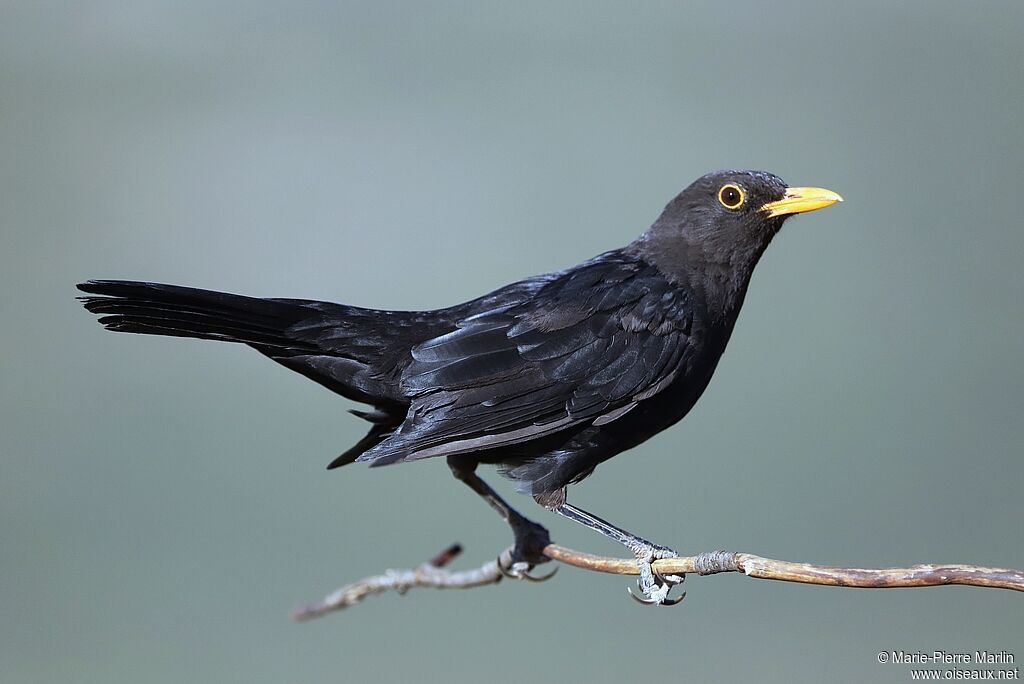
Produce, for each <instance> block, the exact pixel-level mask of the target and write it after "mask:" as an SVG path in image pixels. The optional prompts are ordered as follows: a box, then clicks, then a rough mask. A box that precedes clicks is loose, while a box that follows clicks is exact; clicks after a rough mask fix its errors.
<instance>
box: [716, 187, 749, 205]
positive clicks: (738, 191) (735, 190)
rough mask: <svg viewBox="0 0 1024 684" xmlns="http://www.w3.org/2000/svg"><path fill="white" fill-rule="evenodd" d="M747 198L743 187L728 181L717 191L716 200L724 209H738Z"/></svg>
mask: <svg viewBox="0 0 1024 684" xmlns="http://www.w3.org/2000/svg"><path fill="white" fill-rule="evenodd" d="M746 198H747V196H746V193H744V192H743V188H741V187H740V186H738V185H733V184H732V183H729V184H728V185H723V186H722V189H721V190H719V191H718V201H719V202H721V203H722V206H723V207H725V208H726V209H739V208H740V207H741V206H743V201H744V200H745V199H746Z"/></svg>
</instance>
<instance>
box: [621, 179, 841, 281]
mask: <svg viewBox="0 0 1024 684" xmlns="http://www.w3.org/2000/svg"><path fill="white" fill-rule="evenodd" d="M842 201H843V198H842V197H840V196H839V195H837V194H836V193H834V192H832V191H831V190H824V189H822V188H796V187H793V188H791V187H788V186H787V185H786V183H784V182H783V180H782V179H781V178H779V177H778V176H776V175H774V174H771V173H768V172H766V171H715V172H713V173H709V174H707V175H705V176H702V177H700V178H698V179H697V180H696V181H694V182H693V183H692V184H691V185H690V186H689V187H688V188H686V189H685V190H683V191H682V192H680V193H679V194H678V195H676V197H675V198H674V199H673V200H672V201H671V202H669V203H668V206H666V207H665V210H664V211H663V212H662V213H661V216H659V217H658V220H657V221H655V222H654V225H652V226H651V228H650V230H648V231H647V232H646V233H644V235H643V236H641V237H640V238H639V239H638V240H637V241H636V242H635V243H634V249H636V250H637V251H639V252H640V253H641V254H642V255H643V256H644V257H645V258H646V259H648V260H649V261H651V262H653V263H655V264H656V265H657V266H658V267H659V268H660V269H661V270H662V271H663V272H664V273H665V274H666V275H669V276H670V277H673V278H677V279H688V280H691V281H692V280H693V279H694V278H701V279H702V280H703V279H706V278H708V277H714V278H715V279H717V280H719V281H722V280H723V279H724V280H725V281H728V282H725V283H723V285H730V288H729V289H732V290H737V289H738V290H739V291H740V292H739V293H740V295H741V296H742V290H745V288H746V282H747V281H748V280H749V278H750V274H751V273H752V271H753V268H754V266H755V265H756V264H757V260H758V259H759V258H760V256H761V254H762V253H763V252H764V250H765V248H766V247H767V246H768V243H769V242H771V240H772V238H773V237H774V236H775V234H776V233H778V232H779V229H780V228H781V227H782V224H783V222H785V220H786V219H787V218H789V217H790V216H793V215H794V214H801V213H804V212H808V211H814V210H815V209H822V208H824V207H827V206H829V205H831V204H835V203H836V202H842Z"/></svg>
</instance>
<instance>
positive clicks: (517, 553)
mask: <svg viewBox="0 0 1024 684" xmlns="http://www.w3.org/2000/svg"><path fill="white" fill-rule="evenodd" d="M510 525H511V526H512V531H513V532H514V533H515V536H516V541H515V545H514V546H512V547H510V548H508V549H505V550H504V551H502V552H501V555H499V556H498V560H497V563H498V571H499V572H501V574H502V575H504V576H505V577H510V578H512V579H521V580H527V581H529V582H543V581H545V580H549V579H551V578H552V576H554V574H555V573H556V572H558V568H557V567H556V568H555V569H554V570H552V571H551V572H550V573H548V574H547V575H541V576H537V575H532V574H530V571H531V570H533V568H534V566H537V565H540V564H541V563H547V562H548V561H550V560H551V559H550V558H548V557H547V556H545V555H544V547H545V546H547V545H548V544H550V543H551V537H550V536H549V535H548V531H547V528H545V527H543V526H542V525H538V524H537V523H535V522H533V521H532V520H527V519H526V518H523V517H519V518H516V519H514V520H513V521H511V522H510Z"/></svg>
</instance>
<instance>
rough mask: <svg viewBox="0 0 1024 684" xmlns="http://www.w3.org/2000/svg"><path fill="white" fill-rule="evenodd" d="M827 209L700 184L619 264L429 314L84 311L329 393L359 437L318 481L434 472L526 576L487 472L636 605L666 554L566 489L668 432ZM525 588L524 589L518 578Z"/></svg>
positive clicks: (738, 177)
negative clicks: (756, 291) (633, 588)
mask: <svg viewBox="0 0 1024 684" xmlns="http://www.w3.org/2000/svg"><path fill="white" fill-rule="evenodd" d="M840 201H842V198H841V197H840V196H839V195H837V194H836V193H834V192H832V191H830V190H823V189H820V188H791V187H787V186H786V184H785V183H784V182H783V181H782V180H781V179H780V178H779V177H778V176H775V175H773V174H770V173H766V172H763V171H719V172H715V173H710V174H707V175H705V176H703V177H701V178H699V179H698V180H697V181H695V182H694V183H693V184H692V185H690V186H689V187H687V188H686V189H685V190H683V191H682V192H680V193H679V194H678V195H677V196H676V197H675V198H674V199H673V200H672V201H671V202H669V203H668V206H666V207H665V209H664V211H662V213H661V215H660V216H659V217H658V219H657V220H656V221H655V222H654V224H653V225H652V226H651V227H650V229H649V230H647V232H645V233H644V234H643V235H641V236H640V237H639V238H637V239H636V240H634V241H633V242H632V243H630V244H629V245H627V246H626V247H623V248H621V249H614V250H611V251H609V252H605V253H603V254H600V255H598V256H596V257H594V258H592V259H590V260H588V261H585V262H583V263H581V264H579V265H577V266H573V267H572V268H568V269H566V270H563V271H557V272H553V273H546V274H543V275H538V276H534V277H532V278H527V279H525V280H521V281H519V282H516V283H512V284H511V285H506V286H505V287H502V288H499V289H497V290H495V291H494V292H491V293H490V294H486V295H484V296H482V297H479V298H477V299H473V300H471V301H468V302H465V303H463V304H458V305H455V306H451V307H448V308H444V309H436V310H433V311H384V310H376V309H366V308H359V307H355V306H349V305H346V304H332V303H328V302H321V301H314V300H305V299H276V298H275V299H258V298H253V297H244V296H240V295H234V294H227V293H223V292H213V291H209V290H198V289H193V288H188V287H178V286H174V285H163V284H157V283H149V282H135V281H121V280H90V281H88V282H85V283H82V284H80V285H78V289H79V290H81V291H83V292H86V293H88V295H89V296H85V297H80V299H81V300H82V301H83V303H84V305H85V308H86V309H88V310H89V311H91V312H93V313H95V314H100V315H101V316H102V317H101V318H100V319H99V322H100V323H102V324H103V325H104V326H106V328H107V329H109V330H114V331H118V332H132V333H146V334H151V335H173V336H178V337H195V338H200V339H208V340H223V341H228V342H241V343H242V344H245V345H247V346H249V347H252V348H253V349H255V350H256V351H258V352H260V353H261V354H264V355H265V356H268V357H270V358H271V359H273V360H274V361H277V362H278V363H280V364H282V365H284V366H286V367H288V368H290V369H292V370H294V371H297V372H299V373H302V374H303V375H305V376H306V377H307V378H310V379H311V380H314V381H316V382H318V383H320V384H321V385H323V386H325V387H327V388H328V389H330V390H332V391H334V392H337V393H338V394H340V395H342V396H344V397H346V398H348V399H351V400H354V401H357V402H361V403H363V404H367V405H369V407H368V408H367V410H363V411H356V410H352V413H354V414H355V415H356V416H358V417H360V418H362V419H365V420H366V421H368V422H369V423H370V424H371V425H370V429H369V432H368V433H367V434H366V436H365V437H363V438H362V439H361V440H360V441H359V442H358V443H356V444H355V445H354V446H353V447H352V448H350V449H348V450H347V451H345V453H343V454H342V455H340V456H339V457H338V458H336V459H335V460H334V461H333V462H332V463H331V464H330V465H329V466H328V468H336V467H338V466H341V465H345V464H347V463H351V462H353V461H363V462H368V463H370V464H371V465H373V466H381V465H389V464H392V463H403V462H408V461H417V460H420V459H424V458H432V457H435V456H444V457H445V458H446V459H447V463H448V466H449V467H450V468H451V470H452V472H453V474H454V475H455V477H456V478H457V479H459V480H461V481H462V482H464V483H466V484H467V485H468V486H469V487H471V488H472V489H473V490H474V491H475V492H477V494H479V495H480V496H482V497H483V498H484V499H485V500H486V501H487V502H488V503H489V504H490V505H491V506H492V507H493V508H494V509H495V510H497V512H498V513H499V514H500V515H501V516H502V517H503V518H504V519H505V520H506V521H507V522H508V524H509V525H510V526H511V528H512V531H513V533H514V535H515V545H514V546H513V547H512V552H511V553H509V554H503V557H502V562H501V563H500V565H501V567H502V570H503V571H504V572H507V573H509V574H512V575H514V576H520V577H526V578H533V576H532V575H530V574H529V570H530V569H531V568H532V567H533V566H534V565H536V564H538V563H541V562H544V561H545V560H547V559H546V558H545V557H544V556H543V554H542V550H543V548H544V546H545V545H546V544H548V543H549V538H548V533H547V530H546V529H545V528H544V527H542V526H541V525H538V524H537V523H535V522H533V521H531V520H528V519H527V518H525V517H524V516H523V515H521V514H520V513H519V512H518V511H516V510H515V509H514V508H513V507H511V506H510V505H509V504H508V503H506V502H505V501H504V500H503V499H502V498H501V497H500V496H499V495H498V494H497V493H496V492H495V491H494V490H493V489H491V488H490V487H489V486H488V485H487V484H486V483H485V482H484V481H483V480H482V479H481V478H480V477H479V476H478V475H477V474H476V468H477V465H478V464H481V463H485V464H494V465H496V466H497V467H498V469H499V471H500V472H501V473H502V474H503V475H505V476H507V477H508V478H511V480H512V481H513V482H514V483H515V486H516V488H517V490H518V491H520V492H521V493H525V494H529V495H532V496H533V498H534V499H535V500H536V501H537V502H538V503H540V504H541V505H542V506H544V507H546V508H548V509H549V510H551V511H554V512H555V513H558V514H560V515H562V516H564V517H566V518H570V519H572V520H575V521H577V522H580V523H582V524H584V525H586V526H587V527H590V528H592V529H594V530H596V531H598V532H600V533H602V534H604V535H606V536H608V537H610V538H612V539H614V540H616V541H618V542H620V543H622V544H624V545H625V546H626V547H628V548H629V549H630V550H631V551H632V552H633V554H634V555H635V556H636V559H637V564H638V566H639V571H640V579H639V586H640V589H641V591H642V592H643V595H644V598H643V599H642V601H643V602H645V603H651V604H671V603H674V602H676V601H678V599H669V598H668V594H669V590H670V589H671V588H672V586H674V585H675V584H678V583H679V582H681V581H682V580H683V578H682V577H680V576H668V577H663V576H661V575H658V574H656V573H654V572H653V569H652V562H653V561H654V560H656V559H659V558H668V557H673V556H675V555H676V554H675V552H673V551H672V550H671V549H669V548H667V547H664V546H660V545H657V544H652V543H651V542H648V541H646V540H644V539H642V538H640V537H637V536H636V535H633V534H630V533H629V532H626V531H625V530H622V529H620V528H618V527H615V526H614V525H612V524H610V523H608V522H606V521H604V520H602V519H600V518H598V517H597V516H595V515H592V514H590V513H587V512H586V511H583V510H581V509H579V508H577V507H575V506H572V505H570V504H569V503H568V502H567V501H566V494H565V490H566V486H567V485H569V484H573V483H576V482H579V481H580V480H582V479H583V478H585V477H587V476H588V475H590V473H592V472H593V471H594V469H595V468H596V467H597V465H598V464H600V463H601V462H603V461H605V460H607V459H609V458H611V457H612V456H615V455H616V454H619V453H621V452H623V451H625V450H626V449H629V448H631V447H634V446H636V445H638V444H640V443H641V442H643V441H644V440H646V439H648V438H650V437H651V436H652V435H654V434H656V433H658V432H660V431H661V430H664V429H665V428H667V427H669V426H670V425H672V424H673V423H675V422H676V421H678V420H680V419H681V418H682V417H683V416H685V415H686V413H687V412H688V411H689V410H690V408H691V407H693V405H694V403H695V402H696V401H697V399H698V398H699V397H700V395H701V393H702V392H703V391H704V388H705V387H707V385H708V382H709V381H710V380H711V376H712V374H713V373H714V370H715V367H716V366H717V365H718V360H719V358H720V357H721V355H722V352H723V350H724V349H725V346H726V343H727V342H728V341H729V336H730V334H731V333H732V330H733V326H734V324H735V323H736V316H737V314H738V313H739V310H740V306H741V305H742V304H743V299H744V296H745V294H746V291H747V285H748V284H749V282H750V276H751V273H752V271H753V269H754V266H755V265H756V264H757V262H758V259H759V258H760V257H761V254H762V253H763V252H764V250H765V248H766V247H767V246H768V243H769V242H771V240H772V238H773V237H774V236H775V234H776V233H778V232H779V229H780V228H781V227H782V224H783V222H784V221H785V220H786V218H787V217H789V216H791V215H793V214H797V213H801V212H807V211H813V210H815V209H820V208H822V207H826V206H829V205H831V204H834V203H835V202H840ZM534 579H536V578H534Z"/></svg>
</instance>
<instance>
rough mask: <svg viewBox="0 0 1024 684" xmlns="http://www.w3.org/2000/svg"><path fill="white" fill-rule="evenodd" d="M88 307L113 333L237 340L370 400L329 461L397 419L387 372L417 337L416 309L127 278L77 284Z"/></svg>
mask: <svg viewBox="0 0 1024 684" xmlns="http://www.w3.org/2000/svg"><path fill="white" fill-rule="evenodd" d="M78 289H79V290H81V291H82V292H85V293H87V296H85V297H79V299H80V300H81V301H82V303H83V304H84V305H85V308H86V309H88V310H89V311H91V312H92V313H94V314H99V315H100V319H99V320H100V323H102V324H103V325H104V326H105V327H106V328H107V329H108V330H113V331H116V332H130V333H143V334H148V335H169V336H173V337H197V338H200V339H204V340H222V341H226V342H240V343H242V344H246V345H249V346H250V347H252V348H254V349H256V350H257V351H259V352H260V353H261V354H264V355H266V356H268V357H270V358H272V359H273V360H274V361H277V362H278V363H280V364H282V365H284V366H286V367H288V368H291V369H292V370H294V371H297V372H299V373H301V374H303V375H305V376H306V377H308V378H310V379H311V380H314V381H316V382H318V383H320V384H321V385H323V386H325V387H327V388H328V389H330V390H332V391H334V392H337V393H338V394H341V395H342V396H345V397H348V398H349V399H354V400H355V401H360V402H363V403H367V404H372V405H374V406H375V407H376V408H377V410H376V411H371V412H356V411H354V412H353V413H355V414H356V415H358V416H360V417H362V418H365V419H366V420H368V421H370V422H371V423H373V427H372V428H371V429H370V432H369V434H368V435H367V436H366V437H364V438H363V439H362V440H361V441H360V442H359V443H358V444H356V445H355V446H353V447H352V448H351V449H349V450H348V451H346V452H345V453H344V454H342V455H341V456H339V457H338V458H337V459H335V461H334V462H333V463H332V464H331V467H332V468H333V467H337V466H339V465H342V464H344V463H349V462H351V461H353V460H355V458H356V457H357V456H359V454H361V453H362V452H363V451H365V450H366V449H369V448H371V447H373V446H374V445H376V444H377V443H379V442H381V441H382V440H384V439H385V438H386V437H387V436H388V435H389V434H390V433H391V431H392V430H393V429H394V428H395V427H396V426H397V425H398V424H399V423H401V422H402V420H403V419H404V417H405V412H406V410H407V408H408V399H407V398H406V397H404V396H403V395H402V393H401V391H400V389H399V386H398V382H397V380H396V379H392V377H393V375H394V373H395V370H396V369H397V368H398V366H399V365H400V363H401V358H404V357H405V356H406V355H408V353H409V352H408V350H409V347H410V346H411V345H412V344H413V343H414V341H415V340H416V339H418V337H419V336H421V335H422V336H423V337H426V336H429V335H431V334H434V333H433V329H432V328H431V327H430V326H429V325H424V326H423V332H422V333H420V332H419V327H418V324H419V319H418V318H417V316H416V314H415V313H411V314H403V313H402V312H393V311H376V310H372V309H360V308H357V307H351V306H346V305H344V304H331V303H328V302H317V301H311V300H304V299H259V298H256V297H243V296H241V295H234V294H228V293H226V292H213V291H211V290H197V289H195V288H191V287H179V286H177V285H163V284H160V283H145V282H134V281H127V280H90V281H88V282H85V283H81V284H79V285H78Z"/></svg>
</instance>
